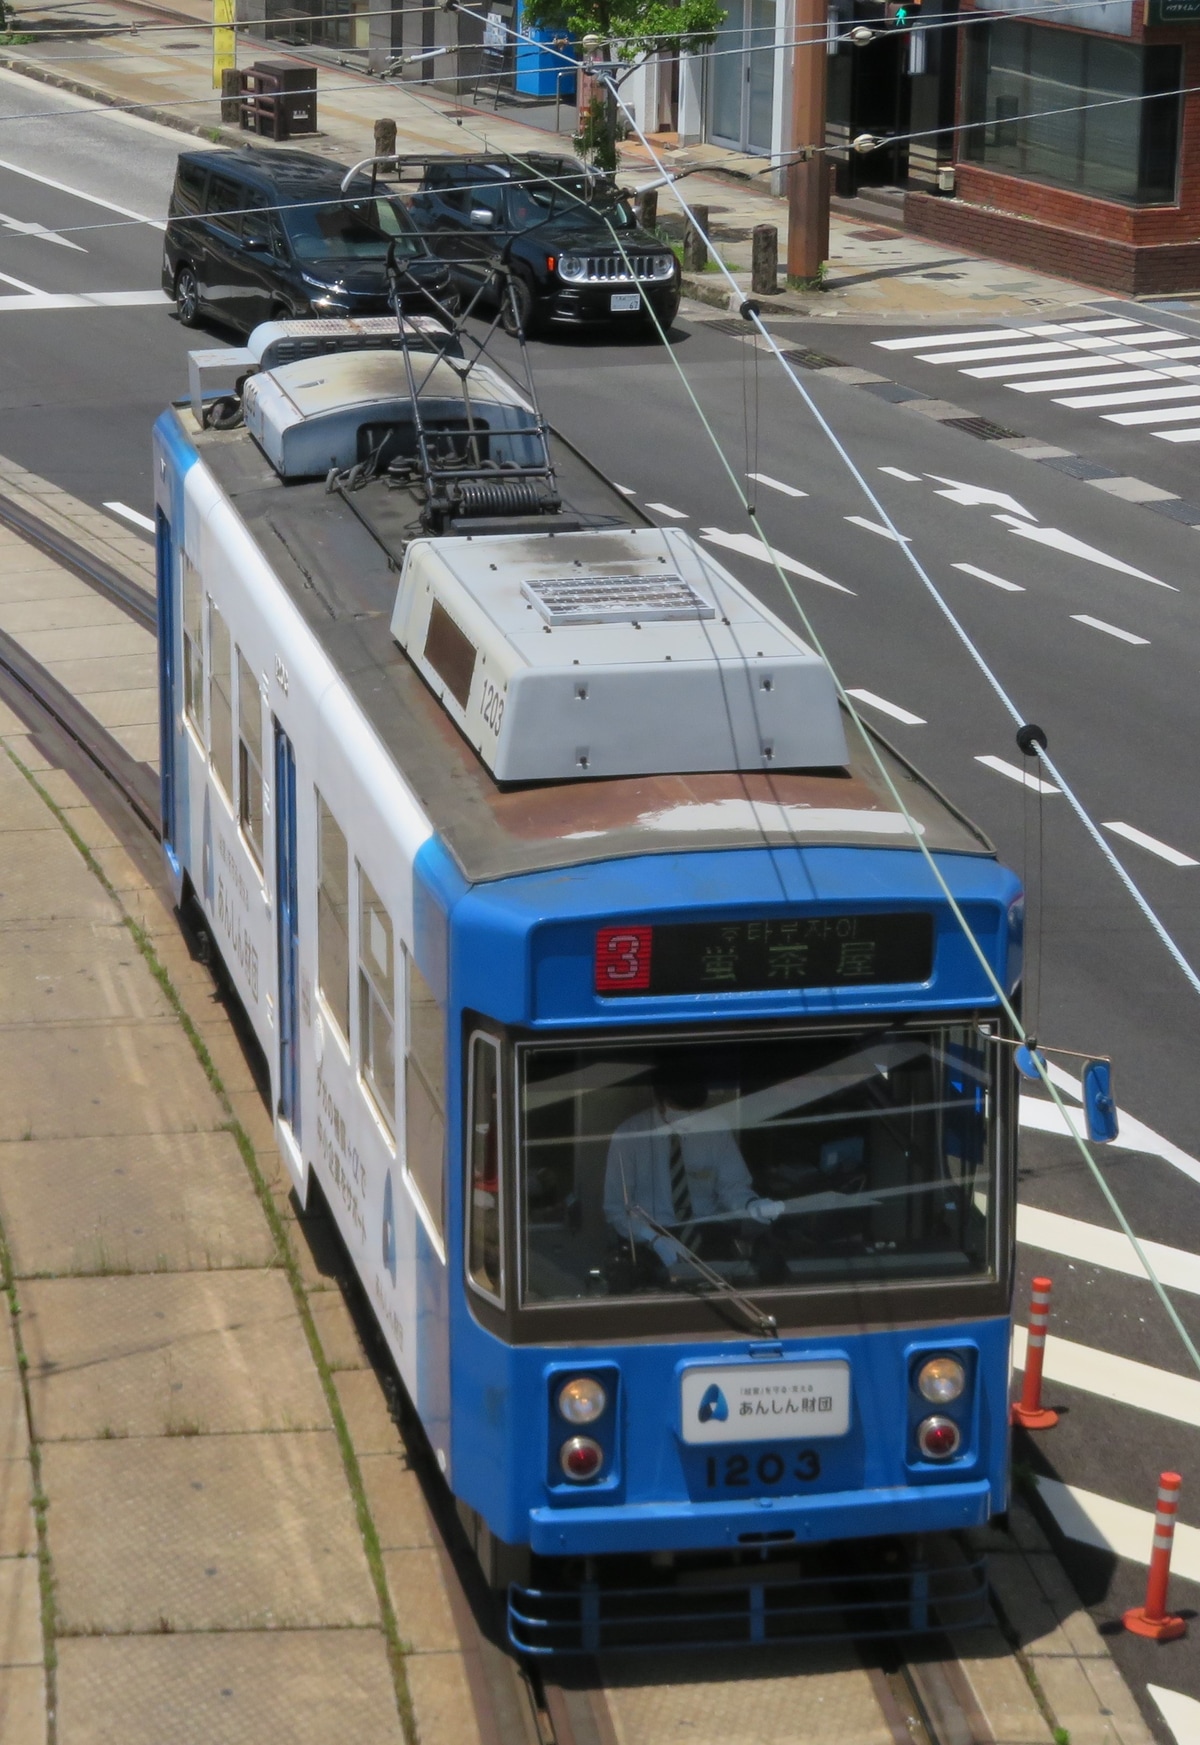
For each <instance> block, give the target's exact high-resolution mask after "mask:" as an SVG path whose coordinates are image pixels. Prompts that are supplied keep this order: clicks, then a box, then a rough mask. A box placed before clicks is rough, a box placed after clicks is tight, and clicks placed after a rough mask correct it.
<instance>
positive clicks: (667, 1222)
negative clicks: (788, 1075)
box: [604, 1054, 784, 1283]
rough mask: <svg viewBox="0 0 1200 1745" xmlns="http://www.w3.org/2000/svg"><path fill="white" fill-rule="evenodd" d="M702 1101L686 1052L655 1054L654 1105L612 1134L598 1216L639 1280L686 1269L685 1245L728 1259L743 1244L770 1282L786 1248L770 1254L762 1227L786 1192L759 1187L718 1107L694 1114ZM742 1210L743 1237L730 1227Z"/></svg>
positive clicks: (704, 1092)
mask: <svg viewBox="0 0 1200 1745" xmlns="http://www.w3.org/2000/svg"><path fill="white" fill-rule="evenodd" d="M707 1100H708V1087H707V1085H706V1083H705V1082H704V1077H703V1075H702V1073H701V1072H699V1071H697V1063H696V1061H695V1060H694V1059H692V1058H689V1057H688V1055H687V1054H682V1055H680V1056H678V1057H674V1056H665V1057H663V1058H662V1059H661V1060H659V1061H658V1063H657V1064H656V1068H655V1075H654V1097H653V1101H652V1103H651V1104H650V1107H649V1108H647V1109H642V1110H639V1111H638V1113H637V1114H636V1115H630V1116H629V1117H628V1119H627V1120H624V1121H622V1122H621V1124H620V1126H619V1127H617V1128H616V1129H615V1130H614V1132H613V1136H612V1139H611V1140H610V1142H609V1147H608V1161H607V1165H606V1167H605V1176H604V1216H605V1218H606V1219H607V1221H608V1224H609V1226H610V1227H611V1229H612V1230H613V1231H614V1232H615V1233H616V1235H617V1237H618V1238H619V1239H620V1240H621V1245H622V1250H623V1255H624V1262H625V1263H627V1262H628V1259H629V1255H630V1248H631V1246H632V1250H633V1264H634V1267H635V1269H636V1271H637V1273H638V1274H639V1275H640V1277H641V1278H642V1280H643V1282H647V1283H648V1282H652V1280H653V1277H654V1275H656V1274H657V1275H658V1276H660V1277H661V1274H662V1272H663V1271H666V1272H671V1271H672V1270H674V1269H680V1270H682V1271H687V1270H688V1265H687V1255H688V1251H689V1250H690V1251H691V1252H692V1253H693V1254H696V1255H698V1256H700V1258H702V1259H705V1260H712V1259H729V1258H733V1257H734V1255H735V1254H736V1253H737V1252H738V1249H739V1248H741V1249H744V1250H745V1252H746V1253H747V1255H748V1257H750V1258H752V1260H753V1262H754V1264H755V1271H756V1272H757V1273H758V1275H759V1277H760V1278H761V1279H762V1280H763V1282H764V1283H765V1282H774V1279H773V1277H772V1276H771V1275H773V1274H776V1273H778V1272H780V1271H782V1270H783V1268H782V1265H781V1261H782V1257H781V1256H774V1255H773V1253H772V1252H771V1250H770V1245H769V1244H768V1243H766V1242H764V1240H763V1238H764V1236H765V1226H768V1225H770V1224H773V1223H774V1221H775V1220H776V1218H778V1217H779V1216H780V1215H781V1213H782V1212H783V1210H784V1205H783V1201H782V1200H772V1199H767V1198H765V1197H764V1196H763V1195H761V1194H759V1192H758V1190H757V1189H756V1188H755V1186H754V1183H753V1181H752V1180H751V1176H750V1171H749V1170H748V1169H747V1167H746V1161H745V1159H744V1158H743V1156H742V1154H741V1152H740V1150H739V1149H738V1144H737V1141H736V1139H735V1138H734V1136H733V1133H732V1132H731V1131H730V1128H729V1126H728V1124H727V1123H726V1122H725V1121H724V1119H722V1118H721V1114H720V1111H719V1110H716V1109H714V1110H712V1111H710V1112H709V1113H708V1114H707V1115H706V1116H705V1117H704V1118H703V1119H702V1120H698V1119H697V1116H698V1114H699V1111H700V1110H701V1109H703V1108H704V1105H705V1103H706V1102H707ZM640 1212H645V1213H647V1214H648V1215H649V1216H650V1217H651V1218H653V1219H654V1221H655V1223H657V1224H660V1225H663V1226H665V1227H667V1228H669V1229H670V1230H672V1231H674V1232H675V1236H677V1237H678V1240H676V1239H675V1237H674V1236H671V1235H661V1234H659V1232H657V1231H655V1230H653V1229H652V1228H651V1227H650V1225H649V1224H648V1223H646V1221H645V1219H644V1218H642V1217H640V1216H639V1213H640ZM739 1214H740V1215H741V1218H744V1219H746V1220H749V1221H751V1223H752V1226H757V1235H756V1239H755V1240H753V1241H752V1242H751V1243H750V1244H748V1245H746V1244H742V1243H738V1241H737V1238H736V1236H735V1234H734V1229H735V1227H736V1225H735V1222H734V1221H737V1222H740V1219H739ZM708 1220H712V1221H711V1222H709V1221H708ZM617 1264H618V1265H621V1264H622V1261H621V1260H618V1263H617Z"/></svg>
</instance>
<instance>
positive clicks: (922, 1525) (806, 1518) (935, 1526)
mask: <svg viewBox="0 0 1200 1745" xmlns="http://www.w3.org/2000/svg"><path fill="white" fill-rule="evenodd" d="M993 1507H994V1505H993V1501H992V1487H991V1485H990V1484H989V1482H988V1480H987V1479H986V1478H979V1479H968V1480H962V1481H959V1482H957V1483H954V1482H951V1483H946V1484H922V1485H920V1486H907V1485H904V1486H900V1485H898V1486H896V1487H894V1488H893V1489H886V1490H872V1491H830V1492H827V1493H825V1494H824V1495H820V1496H809V1497H804V1498H800V1497H753V1498H747V1499H746V1500H745V1501H744V1502H720V1503H691V1502H653V1503H618V1504H611V1505H607V1506H606V1505H603V1504H601V1505H598V1506H592V1507H589V1506H587V1505H586V1504H581V1503H576V1504H574V1506H572V1507H569V1508H563V1507H559V1508H540V1509H531V1510H530V1511H529V1544H530V1548H531V1550H533V1551H534V1552H535V1553H536V1554H537V1555H538V1556H540V1557H597V1556H603V1555H605V1554H606V1553H609V1552H631V1553H633V1552H647V1551H718V1550H729V1549H733V1548H736V1547H738V1546H746V1545H751V1546H752V1545H782V1544H787V1543H795V1544H820V1543H822V1542H824V1541H826V1540H830V1539H862V1538H875V1537H880V1538H881V1537H884V1536H885V1535H888V1534H905V1533H946V1532H952V1531H955V1530H959V1529H962V1528H966V1527H983V1526H986V1525H987V1522H988V1520H989V1519H990V1517H991V1515H992V1513H993Z"/></svg>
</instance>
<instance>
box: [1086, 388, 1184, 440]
mask: <svg viewBox="0 0 1200 1745" xmlns="http://www.w3.org/2000/svg"><path fill="white" fill-rule="evenodd" d="M1196 394H1197V390H1196V389H1195V388H1193V389H1192V404H1191V405H1190V406H1163V407H1162V408H1161V409H1160V408H1159V407H1157V406H1153V407H1151V408H1150V410H1149V411H1148V412H1102V413H1101V417H1102V418H1103V419H1104V421H1105V423H1106V424H1182V423H1183V420H1184V419H1185V418H1200V405H1197V404H1196ZM1157 434H1158V432H1157V431H1156V432H1155V435H1157Z"/></svg>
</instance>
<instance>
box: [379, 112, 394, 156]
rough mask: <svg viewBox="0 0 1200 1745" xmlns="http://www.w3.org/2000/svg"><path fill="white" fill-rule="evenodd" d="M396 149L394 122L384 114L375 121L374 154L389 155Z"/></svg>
mask: <svg viewBox="0 0 1200 1745" xmlns="http://www.w3.org/2000/svg"><path fill="white" fill-rule="evenodd" d="M395 149H396V123H395V122H394V121H392V120H390V119H389V118H388V117H387V116H384V117H383V118H382V119H381V120H379V121H377V122H376V123H375V156H376V157H377V158H386V157H390V155H391V154H392V152H394V151H395Z"/></svg>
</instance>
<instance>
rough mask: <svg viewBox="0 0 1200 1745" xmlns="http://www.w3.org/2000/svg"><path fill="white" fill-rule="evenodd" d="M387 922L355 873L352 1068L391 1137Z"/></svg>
mask: <svg viewBox="0 0 1200 1745" xmlns="http://www.w3.org/2000/svg"><path fill="white" fill-rule="evenodd" d="M393 964H394V960H393V956H392V918H391V916H390V915H389V914H388V912H387V910H386V909H385V908H384V906H383V903H382V901H381V900H380V897H379V893H378V892H377V891H376V889H375V887H374V885H373V884H372V883H371V881H370V879H369V878H368V877H367V875H366V873H365V872H363V870H362V868H361V867H360V868H359V871H358V1055H359V1059H358V1070H359V1072H360V1073H361V1074H362V1080H363V1083H364V1084H365V1085H366V1087H367V1090H368V1091H369V1092H370V1096H371V1101H372V1102H373V1103H374V1105H375V1107H376V1108H377V1109H378V1110H379V1114H380V1116H381V1118H382V1120H383V1123H384V1125H385V1126H386V1128H387V1130H388V1132H389V1133H390V1134H391V1135H392V1136H393V1138H394V1137H395V1133H396V1031H395V1018H394V1014H395V1010H396V1005H395V975H394V969H393Z"/></svg>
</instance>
